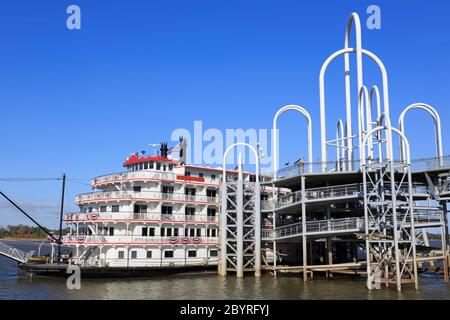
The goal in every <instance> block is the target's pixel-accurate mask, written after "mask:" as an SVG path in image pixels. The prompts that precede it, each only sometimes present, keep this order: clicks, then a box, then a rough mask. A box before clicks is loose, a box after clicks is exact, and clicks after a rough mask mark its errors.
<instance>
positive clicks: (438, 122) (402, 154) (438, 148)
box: [398, 102, 443, 165]
mask: <svg viewBox="0 0 450 320" xmlns="http://www.w3.org/2000/svg"><path fill="white" fill-rule="evenodd" d="M412 109H422V110H425V111H426V112H428V113H429V114H430V115H431V117H432V118H433V121H434V131H435V140H436V157H437V158H438V161H439V165H442V164H443V159H442V156H443V151H442V132H441V117H440V116H439V113H438V112H437V111H436V109H434V108H433V107H432V106H430V105H429V104H426V103H421V102H418V103H413V104H411V105H409V106H407V107H406V108H405V109H404V110H403V111H402V113H401V114H400V117H399V119H398V128H399V129H400V131H401V132H403V133H404V132H405V128H404V121H405V115H406V113H408V111H410V110H412ZM404 149H405V148H404V146H403V141H402V140H400V157H401V159H402V160H403V159H404V157H405V150H404Z"/></svg>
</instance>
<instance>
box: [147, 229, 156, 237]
mask: <svg viewBox="0 0 450 320" xmlns="http://www.w3.org/2000/svg"><path fill="white" fill-rule="evenodd" d="M148 235H149V236H150V237H154V236H155V228H148Z"/></svg>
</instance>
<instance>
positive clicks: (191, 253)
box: [188, 250, 197, 258]
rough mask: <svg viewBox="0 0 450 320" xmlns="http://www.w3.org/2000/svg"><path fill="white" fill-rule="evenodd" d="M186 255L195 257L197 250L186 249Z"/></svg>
mask: <svg viewBox="0 0 450 320" xmlns="http://www.w3.org/2000/svg"><path fill="white" fill-rule="evenodd" d="M188 257H189V258H195V257H197V250H189V251H188Z"/></svg>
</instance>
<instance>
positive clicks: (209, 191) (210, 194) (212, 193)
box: [206, 189, 216, 198]
mask: <svg viewBox="0 0 450 320" xmlns="http://www.w3.org/2000/svg"><path fill="white" fill-rule="evenodd" d="M206 196H207V197H209V198H215V197H216V190H214V189H207V190H206Z"/></svg>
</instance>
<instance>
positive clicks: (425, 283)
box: [0, 241, 450, 300]
mask: <svg viewBox="0 0 450 320" xmlns="http://www.w3.org/2000/svg"><path fill="white" fill-rule="evenodd" d="M4 242H7V243H8V244H10V245H13V246H15V247H17V248H20V249H23V250H25V251H29V250H35V251H37V248H38V245H39V242H36V241H4ZM48 250H49V248H48V245H47V246H45V251H44V254H45V253H46V252H48ZM0 299H70V300H72V299H75V300H79V299H88V300H92V299H162V300H168V299H171V300H172V299H179V300H183V299H208V300H209V299H275V300H279V299H282V300H287V299H430V300H437V299H450V285H445V284H444V280H443V277H442V276H439V277H436V276H435V275H434V274H427V275H421V277H420V290H419V291H415V290H414V289H413V288H412V287H411V286H405V287H404V289H403V292H402V293H400V294H399V293H397V292H396V290H395V289H394V287H390V288H384V287H383V288H382V289H381V290H373V291H369V290H367V289H366V287H365V283H364V279H363V278H360V279H355V278H353V279H349V278H347V279H343V278H338V277H335V278H334V279H333V280H326V279H320V277H315V279H314V280H312V281H309V282H307V283H304V282H303V279H302V278H301V277H300V276H299V275H289V276H286V275H282V276H278V277H277V278H274V277H272V276H270V275H263V276H262V277H261V278H260V279H257V278H254V277H252V276H247V277H245V278H243V279H237V278H235V277H232V276H230V277H227V278H223V277H219V276H217V275H216V274H207V275H195V276H194V275H183V276H163V277H153V278H124V279H81V289H80V290H69V289H67V286H66V280H65V279H62V278H33V279H29V278H27V277H24V276H22V275H21V274H19V272H18V270H17V264H16V262H14V261H12V260H10V259H8V258H5V257H3V256H0Z"/></svg>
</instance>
